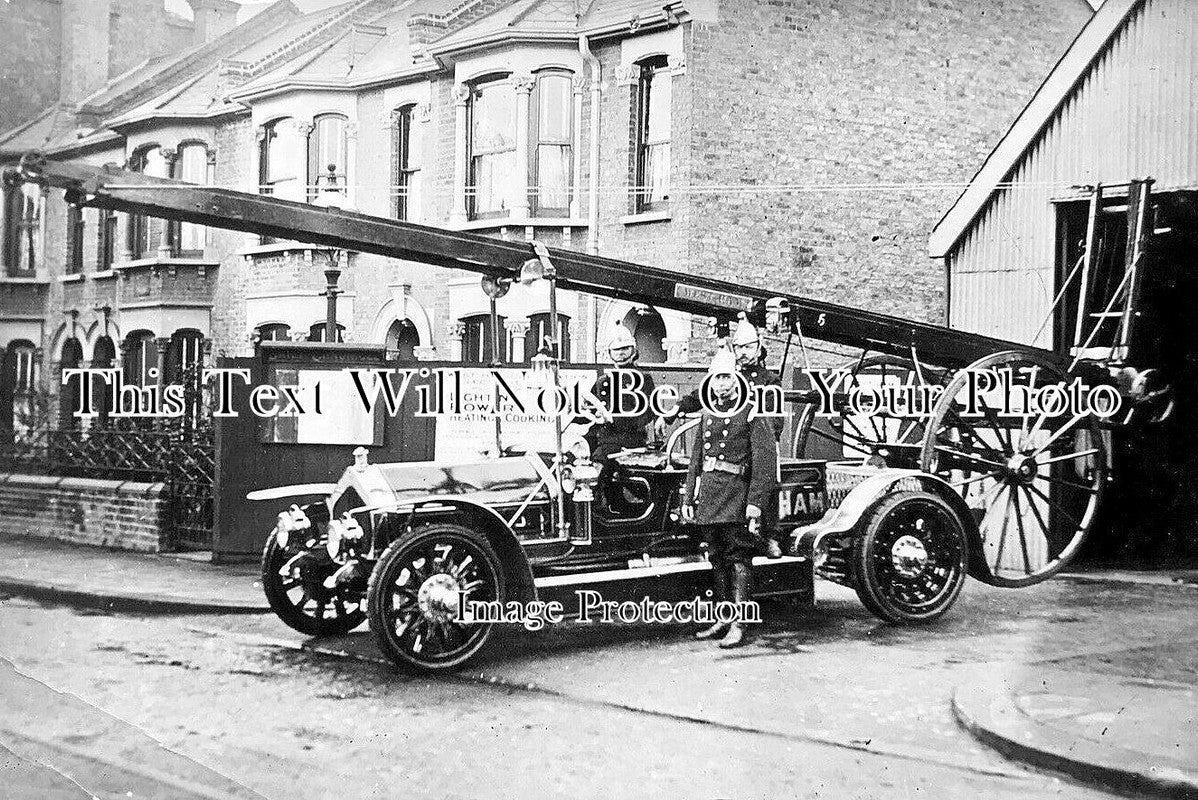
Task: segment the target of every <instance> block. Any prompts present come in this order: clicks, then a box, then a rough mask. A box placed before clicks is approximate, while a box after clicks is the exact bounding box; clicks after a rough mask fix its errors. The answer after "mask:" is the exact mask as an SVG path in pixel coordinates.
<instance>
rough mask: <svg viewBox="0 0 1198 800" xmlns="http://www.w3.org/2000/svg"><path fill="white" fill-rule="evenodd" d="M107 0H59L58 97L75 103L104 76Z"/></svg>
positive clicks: (105, 67)
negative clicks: (60, 15)
mask: <svg viewBox="0 0 1198 800" xmlns="http://www.w3.org/2000/svg"><path fill="white" fill-rule="evenodd" d="M111 11H112V9H111V0H62V17H61V19H62V63H61V68H60V70H59V77H58V100H59V102H60V103H75V102H78V101H80V100H82V99H83V98H84V97H87V96H88V95H89V94H91V93H92V92H94V91H95V90H96V89H99V88H100V87H101V86H103V85H104V82H105V81H107V80H108V45H109V15H110V14H111Z"/></svg>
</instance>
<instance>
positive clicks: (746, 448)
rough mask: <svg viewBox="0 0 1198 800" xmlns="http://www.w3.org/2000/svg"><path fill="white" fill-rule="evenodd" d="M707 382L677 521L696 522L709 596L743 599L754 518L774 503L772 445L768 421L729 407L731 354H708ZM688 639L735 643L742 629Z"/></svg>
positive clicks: (718, 629)
mask: <svg viewBox="0 0 1198 800" xmlns="http://www.w3.org/2000/svg"><path fill="white" fill-rule="evenodd" d="M708 382H709V386H710V389H711V394H712V395H714V398H713V399H714V408H710V409H706V410H704V412H703V416H702V419H701V420H700V422H699V429H698V431H697V435H696V436H695V441H694V445H693V447H692V448H691V459H690V469H689V471H688V473H687V480H686V489H685V494H684V496H683V504H682V519H683V521H685V522H687V523H690V524H693V525H696V526H698V527H699V530H700V533H701V535H702V537H703V540H704V541H705V542H706V544H707V547H708V557H709V558H710V560H711V573H712V578H713V580H714V582H715V599H716V601H724V600H732V601H734V602H736V603H743V602H745V601H747V600H748V599H749V592H750V578H751V575H752V565H753V555H754V554H755V553H756V552H757V550H758V547H759V546H760V545H759V533H758V530H759V527H760V525H761V520H762V517H763V515H764V512H765V509H767V508H769V507H771V506H773V505H774V504H776V503H777V494H778V449H777V443H776V442H775V441H774V432H773V429H772V428H771V427H770V424H769V420H768V419H767V418H765V417H760V416H756V415H755V414H754V413H753V408H752V405H751V404H750V403H748V402H745V403H742V404H740V405H741V407H740V409H739V410H737V411H736V412H735V413H731V412H732V411H733V410H735V409H736V406H737V400H738V398H737V395H738V386H741V382H740V381H739V380H738V379H737V370H736V362H735V358H734V356H733V355H732V353H730V352H729V351H727V350H720V351H719V352H718V353H716V356H715V358H713V359H712V362H711V368H710V369H709V370H708ZM717 411H718V412H721V413H720V414H717V413H715V412H717ZM722 413H728V416H721V414H722ZM695 637H696V638H698V639H714V638H717V637H722V638H720V639H719V646H720V647H736V646H738V645H739V644H741V642H742V640H743V639H744V628H743V627H742V625H741V623H739V622H733V623H731V624H722V623H716V624H714V625H712V626H711V627H709V628H704V629H703V630H701V631H699V632H698V633H696V634H695Z"/></svg>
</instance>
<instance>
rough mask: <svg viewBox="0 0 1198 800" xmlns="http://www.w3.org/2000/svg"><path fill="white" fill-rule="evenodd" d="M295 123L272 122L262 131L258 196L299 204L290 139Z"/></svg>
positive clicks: (295, 153) (293, 140) (297, 165)
mask: <svg viewBox="0 0 1198 800" xmlns="http://www.w3.org/2000/svg"><path fill="white" fill-rule="evenodd" d="M294 131H295V123H294V122H293V121H292V120H291V119H290V118H289V117H284V118H282V119H276V120H274V121H273V122H268V123H267V124H266V125H264V126H263V127H262V141H261V142H260V144H259V150H258V183H259V188H260V189H261V192H262V194H277V195H279V196H280V197H285V198H287V199H288V200H299V199H300V196H299V194H298V192H297V191H296V189H297V187H298V186H299V181H300V163H301V162H300V158H299V148H298V147H296V137H295V135H294Z"/></svg>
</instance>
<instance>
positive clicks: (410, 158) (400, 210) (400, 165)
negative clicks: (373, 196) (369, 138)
mask: <svg viewBox="0 0 1198 800" xmlns="http://www.w3.org/2000/svg"><path fill="white" fill-rule="evenodd" d="M415 113H416V106H415V105H406V106H403V107H402V108H399V109H397V110H396V111H395V149H394V156H393V162H394V168H393V172H394V175H393V180H394V181H395V201H394V210H395V218H396V219H405V220H416V219H419V218H420V155H421V142H420V136H419V131H420V127H421V126H420V125H418V124H416V123H415V120H414V116H415Z"/></svg>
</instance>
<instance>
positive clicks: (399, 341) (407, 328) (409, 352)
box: [386, 319, 420, 361]
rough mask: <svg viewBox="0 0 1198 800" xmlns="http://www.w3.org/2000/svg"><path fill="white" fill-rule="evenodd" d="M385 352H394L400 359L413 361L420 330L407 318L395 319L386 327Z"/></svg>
mask: <svg viewBox="0 0 1198 800" xmlns="http://www.w3.org/2000/svg"><path fill="white" fill-rule="evenodd" d="M386 345H387V353H388V354H391V353H395V357H396V358H397V359H398V360H400V361H415V360H416V348H417V347H419V346H420V332H419V331H417V330H416V326H415V325H413V324H412V323H411V322H410V321H409V320H406V319H397V320H395V322H392V323H391V327H389V328H388V329H387V339H386Z"/></svg>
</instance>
